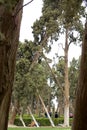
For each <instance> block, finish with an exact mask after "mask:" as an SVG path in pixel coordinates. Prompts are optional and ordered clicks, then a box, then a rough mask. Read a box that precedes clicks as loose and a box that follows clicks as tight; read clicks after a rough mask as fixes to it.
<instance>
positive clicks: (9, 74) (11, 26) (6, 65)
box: [0, 0, 23, 130]
mask: <svg viewBox="0 0 87 130" xmlns="http://www.w3.org/2000/svg"><path fill="white" fill-rule="evenodd" d="M7 3H8V1H7ZM22 4H23V0H19V2H17V4H16V5H15V6H14V7H15V8H14V9H13V11H11V10H10V9H8V8H7V7H6V5H4V4H0V128H1V130H7V124H8V113H9V106H10V100H11V93H12V86H13V80H14V70H15V61H16V60H15V59H16V51H17V46H18V39H19V30H20V22H21V14H22V11H20V12H18V14H17V15H16V16H15V17H14V16H13V15H14V14H15V12H16V11H18V9H19V8H20V7H21V6H22Z"/></svg>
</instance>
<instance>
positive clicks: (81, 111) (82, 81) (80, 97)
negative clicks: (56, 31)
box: [72, 22, 87, 130]
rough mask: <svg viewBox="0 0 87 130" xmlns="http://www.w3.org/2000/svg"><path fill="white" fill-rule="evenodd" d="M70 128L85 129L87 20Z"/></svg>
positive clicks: (86, 118)
mask: <svg viewBox="0 0 87 130" xmlns="http://www.w3.org/2000/svg"><path fill="white" fill-rule="evenodd" d="M72 130H87V22H86V24H85V32H84V40H83V44H82V57H81V65H80V76H79V85H78V88H77V95H76V102H75V113H74V121H73V127H72Z"/></svg>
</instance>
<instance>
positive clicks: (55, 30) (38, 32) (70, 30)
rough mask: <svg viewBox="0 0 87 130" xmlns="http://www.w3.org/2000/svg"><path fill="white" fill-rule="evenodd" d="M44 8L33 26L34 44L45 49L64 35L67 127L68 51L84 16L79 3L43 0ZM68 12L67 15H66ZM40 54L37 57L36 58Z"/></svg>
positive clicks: (67, 118)
mask: <svg viewBox="0 0 87 130" xmlns="http://www.w3.org/2000/svg"><path fill="white" fill-rule="evenodd" d="M43 2H44V4H43V5H44V6H43V9H42V16H41V17H40V19H39V20H37V21H36V22H35V23H34V25H33V33H34V39H35V42H36V43H37V44H38V45H41V47H44V48H45V49H46V46H47V43H48V42H49V41H51V43H53V41H54V40H55V41H57V40H58V38H59V35H60V34H61V33H63V34H64V35H65V43H64V48H63V49H64V58H65V72H64V75H65V79H64V80H65V87H64V100H65V109H64V125H66V126H69V78H68V51H69V46H70V44H71V43H76V41H79V40H80V38H81V37H80V36H81V35H79V36H77V37H75V35H74V31H78V32H79V33H78V34H81V33H82V29H83V26H82V23H81V20H80V18H81V15H83V14H84V7H82V6H81V4H80V3H81V2H80V1H79V2H78V1H72V0H70V1H68V0H62V1H56V0H55V1H49V0H43ZM68 12H69V13H68ZM39 56H40V54H39V55H38V57H39Z"/></svg>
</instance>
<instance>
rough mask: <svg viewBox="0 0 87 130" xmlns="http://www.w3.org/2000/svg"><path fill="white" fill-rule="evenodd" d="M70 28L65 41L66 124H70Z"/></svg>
mask: <svg viewBox="0 0 87 130" xmlns="http://www.w3.org/2000/svg"><path fill="white" fill-rule="evenodd" d="M68 47H69V46H68V29H66V41H65V51H64V52H65V70H64V71H65V88H64V90H65V91H64V125H65V126H69V80H68Z"/></svg>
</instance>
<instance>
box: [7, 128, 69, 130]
mask: <svg viewBox="0 0 87 130" xmlns="http://www.w3.org/2000/svg"><path fill="white" fill-rule="evenodd" d="M8 130H71V129H69V128H58V127H56V128H46V127H45V128H8Z"/></svg>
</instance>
